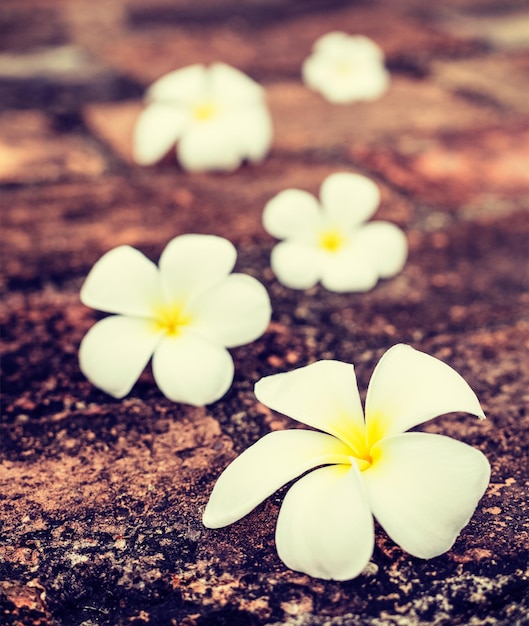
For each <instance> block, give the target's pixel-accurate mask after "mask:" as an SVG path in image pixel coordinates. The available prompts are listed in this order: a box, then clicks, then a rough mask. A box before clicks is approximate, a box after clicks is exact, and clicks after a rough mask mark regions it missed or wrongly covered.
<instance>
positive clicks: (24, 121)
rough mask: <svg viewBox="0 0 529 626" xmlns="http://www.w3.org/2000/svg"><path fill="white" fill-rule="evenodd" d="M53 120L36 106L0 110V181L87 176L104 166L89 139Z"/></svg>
mask: <svg viewBox="0 0 529 626" xmlns="http://www.w3.org/2000/svg"><path fill="white" fill-rule="evenodd" d="M54 121H55V120H54V119H53V118H50V117H49V116H47V115H45V114H44V113H42V112H41V111H35V110H33V111H5V112H3V113H0V183H9V184H23V183H24V184H28V183H41V182H57V181H61V180H71V179H86V178H93V177H95V176H99V175H101V174H102V173H103V172H104V171H105V170H106V169H107V165H106V162H105V159H104V157H103V155H102V154H101V152H100V151H98V150H97V148H96V146H95V145H94V142H93V141H92V140H91V139H89V138H87V137H86V135H84V136H83V135H82V134H81V133H79V132H77V133H70V134H66V133H63V132H60V130H59V129H58V128H57V127H56V126H55V125H54Z"/></svg>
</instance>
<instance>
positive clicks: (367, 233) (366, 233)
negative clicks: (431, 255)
mask: <svg viewBox="0 0 529 626" xmlns="http://www.w3.org/2000/svg"><path fill="white" fill-rule="evenodd" d="M355 246H356V247H357V248H358V249H359V250H361V253H362V254H364V253H365V254H367V255H368V256H369V257H370V259H371V263H372V265H373V267H374V268H375V270H376V273H377V275H378V276H379V277H380V278H390V277H391V276H395V275H396V274H398V273H399V272H400V271H401V270H402V268H403V267H404V265H405V263H406V258H407V256H408V240H407V239H406V235H405V234H404V233H403V232H402V230H401V229H400V228H399V227H398V226H395V224H391V223H389V222H371V223H369V224H366V225H365V226H363V227H362V228H360V229H359V230H358V232H357V233H356V235H355Z"/></svg>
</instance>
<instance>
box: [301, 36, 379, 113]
mask: <svg viewBox="0 0 529 626" xmlns="http://www.w3.org/2000/svg"><path fill="white" fill-rule="evenodd" d="M302 76H303V81H304V83H305V84H306V85H307V87H309V88H310V89H313V90H314V91H318V92H320V93H321V94H322V95H323V97H324V98H325V99H326V100H328V101H329V102H332V103H334V104H345V103H349V102H354V101H355V100H376V99H377V98H379V97H380V96H381V95H382V94H383V93H384V92H385V91H386V89H387V88H388V85H389V74H388V72H387V71H386V69H385V67H384V54H383V52H382V50H381V49H380V48H379V47H378V46H377V44H376V43H375V42H374V41H372V40H371V39H368V38H367V37H364V36H362V35H347V34H346V33H342V32H339V31H337V32H332V33H327V34H326V35H323V37H320V38H319V39H318V40H317V41H316V43H315V44H314V47H313V52H312V55H311V56H310V57H308V59H306V60H305V61H304V63H303V66H302Z"/></svg>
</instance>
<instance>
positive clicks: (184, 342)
mask: <svg viewBox="0 0 529 626" xmlns="http://www.w3.org/2000/svg"><path fill="white" fill-rule="evenodd" d="M152 369H153V374H154V378H155V380H156V383H157V385H158V387H159V388H160V390H161V391H162V393H163V394H164V395H165V396H167V398H169V400H172V401H173V402H185V403H186V404H192V405H194V406H204V405H205V404H210V403H211V402H215V401H216V400H218V399H219V398H221V397H222V396H223V395H224V394H225V393H226V392H227V391H228V389H229V388H230V385H231V383H232V380H233V361H232V358H231V356H230V354H229V352H228V351H227V350H225V349H224V348H222V347H219V346H216V345H214V344H212V343H210V342H208V341H205V340H204V339H202V338H201V337H195V336H193V335H191V334H189V333H185V332H183V333H182V334H180V335H178V336H176V337H171V336H166V337H164V339H163V340H162V342H161V343H160V345H159V346H158V347H157V348H156V350H155V352H154V356H153V359H152Z"/></svg>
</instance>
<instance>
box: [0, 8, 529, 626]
mask: <svg viewBox="0 0 529 626" xmlns="http://www.w3.org/2000/svg"><path fill="white" fill-rule="evenodd" d="M337 28H339V29H342V30H345V31H347V32H349V33H361V34H365V35H368V36H370V37H372V38H373V39H375V41H377V42H378V43H379V44H380V46H381V47H382V48H383V49H384V51H385V53H386V57H387V65H388V67H389V69H390V70H391V73H392V83H391V88H390V90H389V92H388V93H387V94H386V95H385V96H384V97H383V98H381V99H380V100H378V101H377V102H374V103H370V104H353V105H347V106H333V105H330V104H328V103H326V102H325V101H324V100H323V99H321V98H320V97H319V96H318V95H316V94H313V93H311V92H309V91H307V90H306V89H305V88H304V87H303V85H302V84H301V82H300V75H299V67H300V63H301V61H302V60H303V59H304V58H305V57H306V56H307V55H308V54H309V51H310V48H311V46H312V43H313V41H314V40H315V39H316V38H317V37H318V36H320V35H322V34H324V33H325V32H327V31H329V30H333V29H337ZM0 32H1V35H2V36H1V38H0V41H1V51H0V92H1V93H2V96H1V98H2V102H1V105H0V106H1V111H0V181H1V185H2V187H1V202H2V278H1V283H0V289H1V291H2V304H1V309H0V316H1V322H2V326H3V336H2V347H3V360H2V372H3V413H2V422H1V429H2V430H1V448H0V454H1V464H0V522H1V530H0V623H1V624H6V625H35V626H36V625H39V626H45V625H46V626H52V625H53V626H56V625H65V626H74V625H75V626H80V625H83V626H118V625H119V626H121V625H129V624H130V625H136V626H139V625H143V624H151V625H156V626H164V625H181V626H205V625H207V624H212V625H225V626H231V625H233V626H264V625H269V626H276V625H279V624H290V625H292V626H344V625H351V626H362V625H366V624H373V625H375V626H382V625H386V624H387V625H395V626H397V625H399V626H400V625H403V626H406V625H408V624H424V625H429V624H432V625H433V624H436V625H437V624H443V625H444V624H446V625H448V624H450V625H460V624H472V625H477V624H491V625H492V624H501V625H503V626H511V625H522V624H529V618H528V616H527V615H528V611H529V584H528V574H529V572H528V566H529V533H528V517H527V508H528V505H527V501H528V493H529V489H528V486H529V473H528V450H529V417H528V415H527V408H526V407H527V404H528V400H529V395H528V393H529V392H528V388H529V385H528V383H529V368H528V358H527V357H528V348H529V319H528V317H527V312H528V305H529V295H528V290H527V287H528V241H529V211H528V209H529V98H528V96H527V94H528V93H529V7H528V6H527V3H526V2H524V1H522V0H520V1H516V0H504V1H499V0H444V2H442V3H430V2H420V0H402V1H401V2H393V1H391V0H386V1H383V0H378V1H376V0H375V1H373V2H367V1H365V2H346V1H343V0H342V1H340V0H334V1H327V2H326V1H323V0H307V1H305V2H301V1H297V2H295V1H294V0H291V1H287V0H252V1H250V0H247V1H245V2H233V1H231V0H204V1H203V2H196V1H195V0H153V1H149V2H141V1H140V0H78V1H77V2H70V1H69V0H63V1H61V0H24V1H22V2H19V1H15V0H7V1H6V2H4V3H3V5H2V8H1V9H0ZM216 60H222V61H225V62H227V63H229V64H232V65H234V66H236V67H238V68H240V69H241V70H243V71H245V72H247V73H248V74H249V75H250V76H252V77H253V78H254V79H256V80H258V81H260V82H261V83H262V84H263V85H264V86H265V88H266V90H267V94H268V99H269V104H270V108H271V111H272V115H273V118H274V125H275V140H274V145H273V149H272V151H271V153H270V155H269V156H268V158H267V159H266V161H265V162H264V163H262V164H261V165H253V166H249V165H245V166H243V167H242V168H241V169H239V170H238V171H237V172H235V173H233V174H229V175H222V174H207V175H206V174H200V175H198V174H197V175H189V174H185V173H184V172H182V170H180V169H179V168H178V166H177V165H176V163H170V162H167V163H164V164H161V165H159V166H157V167H153V168H141V167H138V166H136V165H134V164H133V163H132V161H131V157H130V136H131V129H132V128H133V125H134V121H135V119H136V117H137V115H138V113H139V111H140V110H141V107H142V104H141V97H142V94H143V92H144V90H145V88H146V86H147V85H148V84H149V83H150V82H151V81H152V80H154V79H156V78H157V77H159V76H161V75H162V74H164V73H165V72H167V71H169V70H172V69H176V68H177V67H181V66H184V65H187V64H191V63H195V62H212V61H216ZM334 171H354V172H361V173H364V174H367V175H369V176H370V177H372V178H373V179H374V180H375V181H376V182H377V183H378V185H379V186H380V188H381V191H382V204H381V207H380V210H379V213H378V215H377V217H379V218H383V219H388V220H391V221H394V222H395V223H397V224H399V225H400V226H401V227H402V228H404V230H405V231H406V234H407V237H408V240H409V244H410V256H409V261H408V263H407V265H406V267H405V269H404V271H403V272H402V274H400V275H399V276H398V277H396V278H395V279H393V280H389V281H383V282H382V283H380V284H379V285H378V286H377V287H376V288H375V289H374V290H373V291H371V292H370V293H368V294H364V295H359V294H350V295H338V294H332V293H329V292H326V291H325V290H324V289H322V288H320V287H317V288H314V289H311V290H309V291H306V292H295V291H291V290H288V289H285V288H283V287H282V286H281V285H279V284H278V282H277V281H276V280H275V279H274V277H273V275H272V274H271V271H270V268H269V253H270V250H271V248H272V246H273V244H274V241H273V240H272V238H271V237H270V236H268V235H267V234H266V233H265V232H264V230H263V228H262V226H261V219H260V216H261V211H262V208H263V206H264V204H265V203H266V202H267V200H268V199H270V198H271V197H272V196H273V195H274V194H275V193H277V192H278V191H280V190H281V189H284V188H287V187H300V188H303V189H307V190H309V191H312V192H316V191H317V189H318V187H319V184H320V183H321V181H322V180H323V179H324V178H325V177H326V176H327V175H328V174H329V173H331V172H334ZM185 232H200V233H213V234H218V235H222V236H226V237H228V238H229V239H231V241H233V243H234V244H235V245H236V246H237V248H238V250H239V260H238V268H239V269H240V270H241V271H244V272H247V273H250V274H252V275H254V276H256V277H257V278H258V279H260V280H261V281H263V282H264V283H265V285H266V286H267V288H268V290H269V292H270V295H271V299H272V303H273V308H274V314H273V320H272V323H271V324H270V327H269V329H268V331H267V332H266V334H265V335H264V336H263V337H262V338H261V339H259V340H258V341H256V342H255V343H253V344H251V345H249V346H245V347H241V348H238V349H235V350H233V356H234V360H235V365H236V376H235V381H234V384H233V387H232V389H231V390H230V391H229V393H228V394H227V395H226V396H225V397H224V398H223V399H221V400H220V401H218V402H216V403H215V404H212V405H211V406H207V407H205V408H202V409H195V408H190V407H187V406H183V405H177V404H173V403H171V402H170V401H169V400H167V399H165V398H164V397H163V396H162V395H161V393H160V392H159V391H158V390H157V388H156V387H155V385H154V384H153V380H152V375H151V373H150V370H148V371H146V372H145V373H144V374H143V375H142V377H141V378H140V380H139V382H138V383H137V385H136V386H135V387H134V389H133V391H132V392H131V393H130V395H129V396H128V397H126V398H125V399H123V400H121V401H118V400H114V399H112V398H111V397H109V396H107V395H105V394H104V393H103V392H101V391H99V390H97V389H95V388H94V387H93V386H92V385H91V384H90V383H88V382H87V380H85V378H84V377H83V375H82V374H81V373H80V371H79V368H78V362H77V351H78V346H79V342H80V340H81V338H82V337H83V335H84V334H85V333H86V331H87V330H88V329H89V328H90V327H91V326H92V324H93V323H94V321H95V320H96V319H97V314H96V313H94V312H93V311H91V310H89V309H87V308H85V307H84V306H83V305H82V304H81V303H80V302H79V295H78V294H79V289H80V286H81V284H82V281H83V278H84V277H85V276H86V274H87V273H88V271H89V269H90V268H91V266H92V265H93V263H94V262H95V261H96V260H97V259H98V258H99V257H100V256H101V255H102V254H103V253H104V252H106V251H107V250H109V249H110V248H112V247H114V246H116V245H119V244H131V245H133V246H135V247H137V248H139V249H140V250H142V251H143V252H144V253H145V254H147V255H148V256H149V257H150V258H152V259H153V260H157V259H158V257H159V255H160V253H161V251H162V249H163V247H164V246H165V244H166V243H167V242H168V240H169V239H170V238H172V237H173V236H175V235H178V234H181V233H185ZM398 342H408V343H411V344H412V345H413V346H415V347H416V348H418V349H421V350H424V351H426V352H428V353H430V354H433V355H435V356H437V357H439V358H441V359H444V360H445V361H447V362H448V363H449V364H450V365H452V366H453V367H454V368H456V369H457V370H458V371H459V372H461V374H462V375H463V376H464V377H465V378H466V379H467V380H468V381H469V383H470V384H471V386H472V387H473V388H474V389H475V391H476V392H477V394H478V396H479V398H480V400H481V402H482V405H483V407H484V410H485V412H486V414H487V416H488V419H487V420H486V421H485V422H482V423H478V422H477V421H476V420H475V419H473V418H471V417H469V416H463V415H450V416H444V417H442V418H440V419H437V420H435V421H433V422H431V423H429V424H427V425H426V426H425V427H424V429H425V430H427V431H429V432H436V433H437V432H438V433H444V434H447V435H451V436H454V437H456V438H458V439H461V440H463V441H466V442H467V443H469V444H471V445H473V446H476V447H477V448H479V449H481V450H482V451H483V452H484V453H485V454H486V455H487V457H488V458H489V459H490V462H491V465H492V478H491V484H490V487H489V489H488V490H487V492H486V494H485V496H484V498H483V499H482V501H481V502H480V504H479V507H478V509H477V512H476V514H475V516H474V517H473V519H472V521H471V522H470V524H469V525H468V526H467V527H466V528H465V529H464V531H463V532H462V534H461V536H460V537H459V539H458V541H457V542H456V544H455V545H454V547H453V548H452V549H451V550H450V551H449V552H448V553H446V554H444V555H442V556H440V557H438V558H435V559H432V560H430V561H422V560H419V559H416V558H413V557H410V556H409V555H407V554H406V553H404V552H403V551H402V550H400V548H398V547H397V546H395V545H394V544H393V543H392V542H391V541H390V540H389V539H388V538H387V537H386V536H385V534H384V532H383V531H382V530H381V529H377V539H376V548H375V552H374V555H373V558H372V561H371V563H370V565H369V567H368V568H367V569H366V570H365V572H364V573H363V574H362V575H360V576H359V577H358V578H357V579H356V580H353V581H349V582H342V583H339V582H325V581H320V580H315V579H311V578H309V577H307V576H305V575H302V574H299V573H295V572H292V571H289V570H288V569H286V568H285V566H284V565H283V564H282V563H281V562H280V561H279V559H278V557H277V555H276V551H275V547H274V528H275V520H276V517H277V514H278V510H279V506H280V503H281V500H282V496H283V493H284V492H279V493H278V494H276V495H275V496H273V497H272V498H270V499H269V500H268V501H267V502H265V503H264V504H263V505H261V506H260V507H259V508H258V509H256V511H255V512H253V513H252V514H251V515H249V516H247V517H246V518H245V519H243V520H242V521H240V522H239V523H237V524H235V525H233V526H231V527H228V528H226V529H222V530H217V531H210V530H206V529H205V528H204V527H203V526H202V524H201V513H202V511H203V507H204V506H205V504H206V501H207V498H208V495H209V493H210V490H211V488H212V486H213V484H214V482H215V479H216V478H217V476H218V475H219V473H220V472H221V471H222V469H223V468H224V467H225V466H226V465H227V463H228V462H229V461H230V460H231V459H233V458H234V457H235V456H236V454H238V453H239V452H240V451H241V450H243V449H245V448H246V447H247V446H248V445H249V444H250V443H252V442H254V441H255V440H257V439H258V438H259V437H260V436H261V435H263V434H264V433H266V432H269V431H270V430H272V429H278V428H285V427H291V426H292V425H293V424H292V423H290V422H289V421H288V419H286V418H283V417H281V416H277V415H273V414H272V413H271V412H270V411H269V410H267V409H265V408H264V407H263V406H260V405H259V404H258V403H257V402H256V400H255V398H254V396H253V391H252V389H253V384H254V382H255V381H256V380H258V379H259V378H260V377H261V376H263V375H268V374H272V373H275V372H280V371H284V370H286V369H290V368H292V367H295V366H299V365H303V364H306V363H308V362H310V361H313V360H316V359H319V358H336V359H340V360H345V361H350V362H354V363H355V364H356V365H357V371H358V377H359V384H360V388H361V389H364V390H365V389H366V386H367V383H368V380H369V376H370V374H371V372H372V369H373V367H374V365H375V363H376V361H377V360H378V358H379V356H380V355H381V354H382V353H383V352H384V351H385V350H386V349H387V348H388V347H389V346H390V345H393V344H394V343H398Z"/></svg>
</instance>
